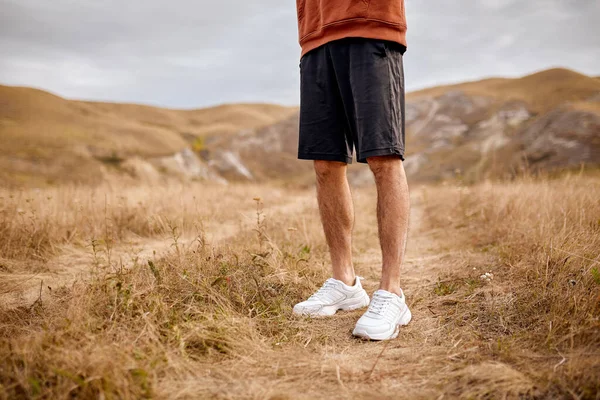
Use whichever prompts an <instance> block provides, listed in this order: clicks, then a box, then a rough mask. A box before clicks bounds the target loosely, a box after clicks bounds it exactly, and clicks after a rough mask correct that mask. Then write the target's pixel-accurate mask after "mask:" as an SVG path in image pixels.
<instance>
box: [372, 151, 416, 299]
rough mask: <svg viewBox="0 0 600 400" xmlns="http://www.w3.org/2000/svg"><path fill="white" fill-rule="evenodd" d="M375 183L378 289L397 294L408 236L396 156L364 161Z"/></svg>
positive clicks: (403, 184) (403, 182)
mask: <svg viewBox="0 0 600 400" xmlns="http://www.w3.org/2000/svg"><path fill="white" fill-rule="evenodd" d="M367 162H368V163H369V166H370V167H371V171H373V174H374V175H375V183H376V185H377V222H378V225H379V241H380V243H381V252H382V255H383V265H382V273H381V283H380V288H381V289H383V290H387V291H388V292H391V293H396V294H397V295H400V267H401V265H402V263H403V262H404V252H405V250H406V239H407V236H408V216H409V212H410V199H409V196H408V184H407V182H406V175H405V173H404V165H403V164H402V160H400V159H399V158H398V157H393V156H384V157H371V158H369V159H368V160H367Z"/></svg>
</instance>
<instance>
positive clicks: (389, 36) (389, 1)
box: [296, 0, 406, 55]
mask: <svg viewBox="0 0 600 400" xmlns="http://www.w3.org/2000/svg"><path fill="white" fill-rule="evenodd" d="M296 9H297V12H298V34H299V41H300V46H302V55H304V54H306V53H307V52H309V51H311V50H312V49H315V48H317V47H319V46H321V45H323V44H325V43H327V42H331V41H332V40H338V39H343V38H347V37H364V38H369V39H381V40H389V41H392V42H397V43H400V44H402V45H404V46H406V15H405V12H404V0H296Z"/></svg>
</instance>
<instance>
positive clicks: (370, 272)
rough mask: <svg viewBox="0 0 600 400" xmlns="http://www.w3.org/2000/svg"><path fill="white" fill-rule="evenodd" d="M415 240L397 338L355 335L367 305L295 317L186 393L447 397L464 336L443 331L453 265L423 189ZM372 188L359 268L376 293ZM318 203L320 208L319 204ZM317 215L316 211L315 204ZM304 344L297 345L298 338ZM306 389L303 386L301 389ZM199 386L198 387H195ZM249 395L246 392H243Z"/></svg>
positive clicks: (365, 203) (364, 195)
mask: <svg viewBox="0 0 600 400" xmlns="http://www.w3.org/2000/svg"><path fill="white" fill-rule="evenodd" d="M411 197H412V203H413V208H412V212H411V234H410V243H409V246H408V253H407V258H406V262H405V265H404V267H403V289H404V291H405V293H406V296H407V301H408V304H409V306H410V307H411V310H412V312H413V321H412V322H411V323H410V324H409V325H408V326H407V327H405V328H403V329H402V330H401V332H400V335H399V337H398V339H397V340H393V341H388V342H365V341H362V340H358V339H356V338H354V337H353V336H352V334H351V332H352V329H353V327H354V324H355V322H356V320H357V319H358V318H359V317H360V315H361V314H362V313H363V312H364V310H357V311H353V312H340V313H338V314H336V315H335V316H334V317H331V318H324V319H306V318H298V319H294V318H291V323H292V324H293V325H295V326H296V327H297V328H298V333H297V338H296V339H295V340H291V341H290V342H289V343H273V345H274V347H273V351H272V352H271V351H270V352H269V353H268V354H264V355H263V356H262V357H260V361H258V360H257V359H256V358H254V357H252V358H248V359H246V358H241V359H238V358H236V359H235V360H231V361H224V362H223V363H221V364H219V371H221V372H222V373H220V374H219V375H218V376H217V375H216V374H211V371H210V368H208V372H207V373H204V372H202V371H200V370H199V371H197V373H196V374H194V376H190V377H189V379H183V380H182V381H180V382H178V384H176V385H175V386H176V387H175V388H174V387H173V386H169V387H170V388H171V389H174V390H176V391H177V393H179V394H181V395H182V396H183V397H185V396H186V393H187V394H189V395H190V396H191V397H193V396H192V393H193V391H194V390H201V391H202V392H204V393H206V391H207V388H211V389H208V393H212V394H214V395H218V396H219V398H221V396H222V397H223V398H240V397H243V398H257V399H259V398H261V399H262V398H273V399H287V398H293V399H296V398H301V399H314V398H365V399H372V398H377V399H399V398H400V399H415V398H416V399H431V398H434V399H435V398H443V393H444V392H443V391H441V390H440V388H439V382H440V379H441V378H442V377H447V374H448V373H449V372H451V371H454V370H455V369H456V366H454V365H452V362H453V360H456V359H460V358H461V356H462V355H463V354H464V353H465V352H469V351H473V349H468V348H464V347H461V343H462V341H461V339H460V338H458V337H452V336H451V337H448V336H447V334H446V333H444V332H443V331H442V329H440V328H441V325H442V322H441V321H442V318H441V317H442V316H443V314H442V312H443V311H440V310H438V306H439V305H440V298H439V297H438V296H436V295H435V294H434V291H433V287H434V286H435V282H436V281H437V279H438V277H439V276H440V275H443V273H444V271H445V269H447V268H448V262H447V261H448V257H451V254H449V253H443V252H442V253H440V251H439V249H438V247H437V244H436V241H435V239H434V237H433V233H434V232H432V231H427V230H425V228H424V223H423V218H424V217H423V208H422V201H423V200H422V196H421V193H420V192H418V191H415V192H414V193H413V195H412V196H411ZM375 202H376V197H375V193H374V190H372V189H370V190H360V191H357V192H356V193H355V208H356V224H355V232H354V233H355V235H354V236H355V239H354V256H355V258H354V261H355V269H356V272H357V274H358V275H359V276H362V277H363V278H364V281H363V285H364V286H365V288H366V289H367V291H368V292H369V293H370V294H371V293H373V291H375V290H376V289H377V286H378V282H379V277H380V271H381V264H380V263H381V253H380V250H379V241H378V237H377V223H376V215H375ZM312 207H316V204H313V206H312ZM311 215H313V216H316V212H315V210H312V213H311ZM299 342H300V343H303V344H302V345H298V343H299ZM299 388H301V390H300V389H299ZM196 393H197V392H196ZM241 394H243V395H241Z"/></svg>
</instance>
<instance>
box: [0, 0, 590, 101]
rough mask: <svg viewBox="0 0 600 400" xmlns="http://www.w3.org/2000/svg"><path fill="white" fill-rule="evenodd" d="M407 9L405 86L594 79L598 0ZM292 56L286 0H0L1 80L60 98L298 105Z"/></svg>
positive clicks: (478, 0) (469, 1)
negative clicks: (561, 72)
mask: <svg viewBox="0 0 600 400" xmlns="http://www.w3.org/2000/svg"><path fill="white" fill-rule="evenodd" d="M356 1H359V0H356ZM372 1H376V0H372ZM377 1H385V0H377ZM389 1H393V0H389ZM406 9H407V18H408V26H409V30H408V52H407V53H406V55H405V68H406V81H407V87H408V89H409V90H414V89H418V88H423V87H427V86H432V85H437V84H440V83H448V82H459V81H463V80H473V79H477V78H481V77H489V76H519V75H524V74H527V73H530V72H533V71H537V70H540V69H545V68H549V67H554V66H563V67H568V68H571V69H575V70H577V71H579V72H582V73H586V74H589V75H594V76H596V75H600V39H599V38H600V22H599V19H598V18H599V16H600V1H598V0H460V1H448V0H406ZM299 55H300V47H299V45H298V43H297V25H296V8H295V1H294V0H216V1H215V0H210V1H209V0H0V83H4V84H9V85H24V86H33V87H38V88H42V89H46V90H49V91H52V92H54V93H56V94H59V95H62V96H65V97H68V98H76V99H93V100H108V101H118V102H136V103H147V104H154V105H160V106H169V107H185V108H191V107H201V106H207V105H212V104H217V103H225V102H240V101H263V102H274V103H283V104H298V102H299V90H298V86H299V83H298V82H299V79H298V58H299Z"/></svg>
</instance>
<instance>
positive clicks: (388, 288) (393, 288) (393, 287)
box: [379, 282, 402, 297]
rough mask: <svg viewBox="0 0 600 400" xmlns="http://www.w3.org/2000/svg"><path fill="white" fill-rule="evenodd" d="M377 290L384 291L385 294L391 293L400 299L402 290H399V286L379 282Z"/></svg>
mask: <svg viewBox="0 0 600 400" xmlns="http://www.w3.org/2000/svg"><path fill="white" fill-rule="evenodd" d="M379 289H381V290H385V291H386V292H390V293H393V294H395V295H397V296H400V297H402V289H400V285H398V284H391V283H388V282H381V283H380V284H379Z"/></svg>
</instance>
